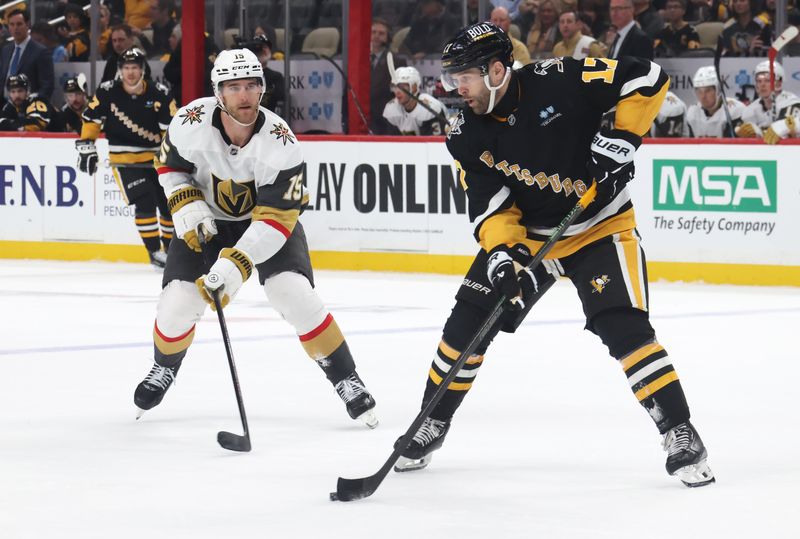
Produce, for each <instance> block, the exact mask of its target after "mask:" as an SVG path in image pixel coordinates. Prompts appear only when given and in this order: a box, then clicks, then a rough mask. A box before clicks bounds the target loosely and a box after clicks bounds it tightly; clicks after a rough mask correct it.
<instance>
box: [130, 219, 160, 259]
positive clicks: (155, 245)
mask: <svg viewBox="0 0 800 539" xmlns="http://www.w3.org/2000/svg"><path fill="white" fill-rule="evenodd" d="M136 230H137V231H138V232H139V237H140V238H142V242H143V243H144V246H145V248H147V250H148V251H150V252H151V253H152V252H153V251H160V250H161V233H160V232H159V229H158V217H156V214H155V213H152V212H140V211H138V210H137V211H136Z"/></svg>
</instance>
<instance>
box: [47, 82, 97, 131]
mask: <svg viewBox="0 0 800 539" xmlns="http://www.w3.org/2000/svg"><path fill="white" fill-rule="evenodd" d="M87 95H88V91H87V89H86V76H85V75H84V74H83V73H79V74H78V76H77V77H71V78H69V79H67V80H66V82H64V99H65V101H66V102H65V103H64V106H63V107H61V110H60V111H58V112H57V113H56V115H55V118H53V122H52V125H51V127H52V129H51V130H52V131H57V132H62V133H77V134H78V135H80V134H81V130H82V128H83V113H84V112H86V107H87V106H88V103H89V102H88V98H87Z"/></svg>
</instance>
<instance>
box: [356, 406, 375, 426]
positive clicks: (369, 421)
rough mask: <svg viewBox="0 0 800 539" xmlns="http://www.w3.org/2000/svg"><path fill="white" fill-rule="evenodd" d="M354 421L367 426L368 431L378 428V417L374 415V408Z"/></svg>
mask: <svg viewBox="0 0 800 539" xmlns="http://www.w3.org/2000/svg"><path fill="white" fill-rule="evenodd" d="M356 421H361V422H362V423H363V424H365V425H366V426H368V427H369V428H370V429H374V428H375V427H377V426H378V423H379V421H378V416H376V415H375V408H372V409H371V410H367V411H366V412H364V413H363V414H361V415H360V416H358V417H357V418H356Z"/></svg>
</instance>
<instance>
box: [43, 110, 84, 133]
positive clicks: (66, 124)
mask: <svg viewBox="0 0 800 539" xmlns="http://www.w3.org/2000/svg"><path fill="white" fill-rule="evenodd" d="M82 127H83V118H82V116H81V114H78V113H77V112H75V111H74V110H72V109H71V108H70V106H69V105H64V106H63V107H61V110H60V111H58V112H57V113H56V114H55V116H54V117H53V121H52V122H51V123H50V131H55V132H58V133H77V134H78V135H80V134H81V128H82Z"/></svg>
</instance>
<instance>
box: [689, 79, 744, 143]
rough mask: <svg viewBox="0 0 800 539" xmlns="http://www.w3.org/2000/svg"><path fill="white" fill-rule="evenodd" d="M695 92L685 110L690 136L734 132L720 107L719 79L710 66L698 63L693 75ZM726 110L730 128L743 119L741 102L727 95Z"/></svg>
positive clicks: (720, 135) (723, 135) (732, 134)
mask: <svg viewBox="0 0 800 539" xmlns="http://www.w3.org/2000/svg"><path fill="white" fill-rule="evenodd" d="M692 84H693V85H694V93H695V95H696V96H697V100H698V102H697V103H696V104H694V105H692V106H690V107H689V110H688V111H687V112H686V123H687V126H688V132H687V136H689V137H715V138H727V137H733V136H735V134H734V133H732V132H731V131H730V129H729V127H728V121H727V118H726V116H725V110H724V109H723V108H722V94H721V92H720V91H719V80H718V79H717V73H716V71H715V70H714V67H713V66H705V67H701V68H700V69H698V70H697V73H695V75H694V77H693V78H692ZM727 107H728V112H729V113H730V116H731V123H732V124H733V129H734V130H735V129H736V127H737V126H738V125H739V124H741V123H742V114H743V113H744V108H745V107H744V104H743V103H742V102H741V101H739V100H737V99H732V98H728V100H727Z"/></svg>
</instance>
